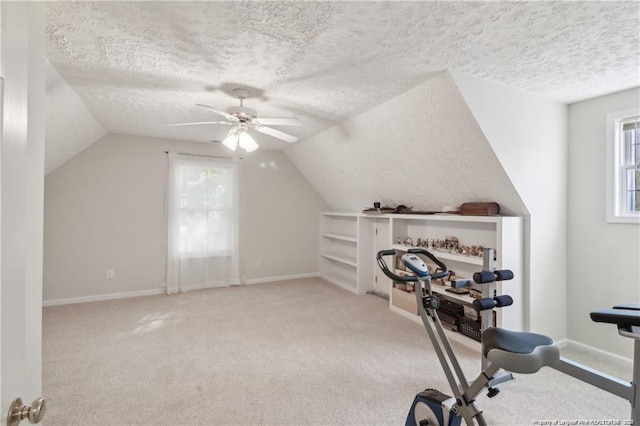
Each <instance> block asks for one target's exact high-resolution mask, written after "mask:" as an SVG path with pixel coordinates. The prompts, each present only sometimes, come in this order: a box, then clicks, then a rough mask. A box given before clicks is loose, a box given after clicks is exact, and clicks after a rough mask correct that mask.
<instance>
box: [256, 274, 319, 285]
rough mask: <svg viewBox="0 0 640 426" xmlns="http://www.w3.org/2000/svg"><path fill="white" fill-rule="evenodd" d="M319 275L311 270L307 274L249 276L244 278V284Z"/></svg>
mask: <svg viewBox="0 0 640 426" xmlns="http://www.w3.org/2000/svg"><path fill="white" fill-rule="evenodd" d="M319 276H320V273H318V272H311V273H308V274H297V275H282V276H280V277H267V278H250V279H248V280H245V282H244V283H245V284H261V283H270V282H273V281H288V280H298V279H301V278H317V277H319Z"/></svg>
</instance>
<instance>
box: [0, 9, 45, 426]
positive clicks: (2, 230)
mask: <svg viewBox="0 0 640 426" xmlns="http://www.w3.org/2000/svg"><path fill="white" fill-rule="evenodd" d="M45 24H46V15H45V5H44V4H42V3H41V4H38V3H30V2H0V46H1V50H0V74H1V75H2V77H3V93H2V102H1V105H2V113H1V115H0V117H2V118H1V120H0V125H1V128H0V129H1V131H0V148H1V149H0V401H1V403H2V413H1V416H0V418H1V422H2V424H5V422H6V419H7V411H8V407H9V405H10V404H11V402H12V401H13V399H14V398H16V397H21V398H22V400H23V401H24V403H25V404H26V405H30V404H31V401H33V400H34V399H35V398H38V397H40V396H41V394H42V325H41V322H42V247H43V205H44V201H43V200H44V196H43V193H44V121H45V120H44V114H45V86H46V83H45Z"/></svg>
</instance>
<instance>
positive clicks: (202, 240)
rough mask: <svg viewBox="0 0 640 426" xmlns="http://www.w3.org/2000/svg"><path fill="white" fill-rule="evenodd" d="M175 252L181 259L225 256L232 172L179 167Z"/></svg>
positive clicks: (197, 166)
mask: <svg viewBox="0 0 640 426" xmlns="http://www.w3.org/2000/svg"><path fill="white" fill-rule="evenodd" d="M177 179H178V181H177V182H176V191H177V195H178V197H179V211H178V220H179V232H178V249H179V252H180V253H181V254H182V255H188V256H196V257H198V256H212V255H228V254H229V250H230V249H231V245H232V241H231V237H232V229H233V223H232V217H233V216H232V212H231V210H232V209H233V172H232V170H230V169H228V168H225V167H215V166H207V165H202V164H181V165H179V166H178V169H177Z"/></svg>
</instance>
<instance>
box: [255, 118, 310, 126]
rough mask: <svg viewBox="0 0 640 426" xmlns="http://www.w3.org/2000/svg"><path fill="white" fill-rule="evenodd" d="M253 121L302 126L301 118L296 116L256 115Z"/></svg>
mask: <svg viewBox="0 0 640 426" xmlns="http://www.w3.org/2000/svg"><path fill="white" fill-rule="evenodd" d="M254 121H257V122H258V123H260V124H265V125H267V126H302V125H303V124H304V123H303V122H302V120H300V119H299V118H296V117H258V118H256V119H255V120H254Z"/></svg>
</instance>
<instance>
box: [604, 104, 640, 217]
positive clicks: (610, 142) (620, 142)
mask: <svg viewBox="0 0 640 426" xmlns="http://www.w3.org/2000/svg"><path fill="white" fill-rule="evenodd" d="M639 116H640V107H639V108H632V109H628V110H624V111H618V112H614V113H611V114H608V115H607V155H606V161H607V183H606V185H607V187H606V197H607V200H606V202H607V222H608V223H632V224H640V212H631V211H629V210H628V206H627V201H626V197H625V195H626V192H627V191H626V184H625V179H624V178H623V174H624V172H625V171H626V170H628V169H629V166H627V165H625V164H623V163H624V159H625V158H624V156H625V153H624V138H623V137H622V126H623V124H624V123H625V122H628V121H630V120H632V119H634V118H636V117H639Z"/></svg>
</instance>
